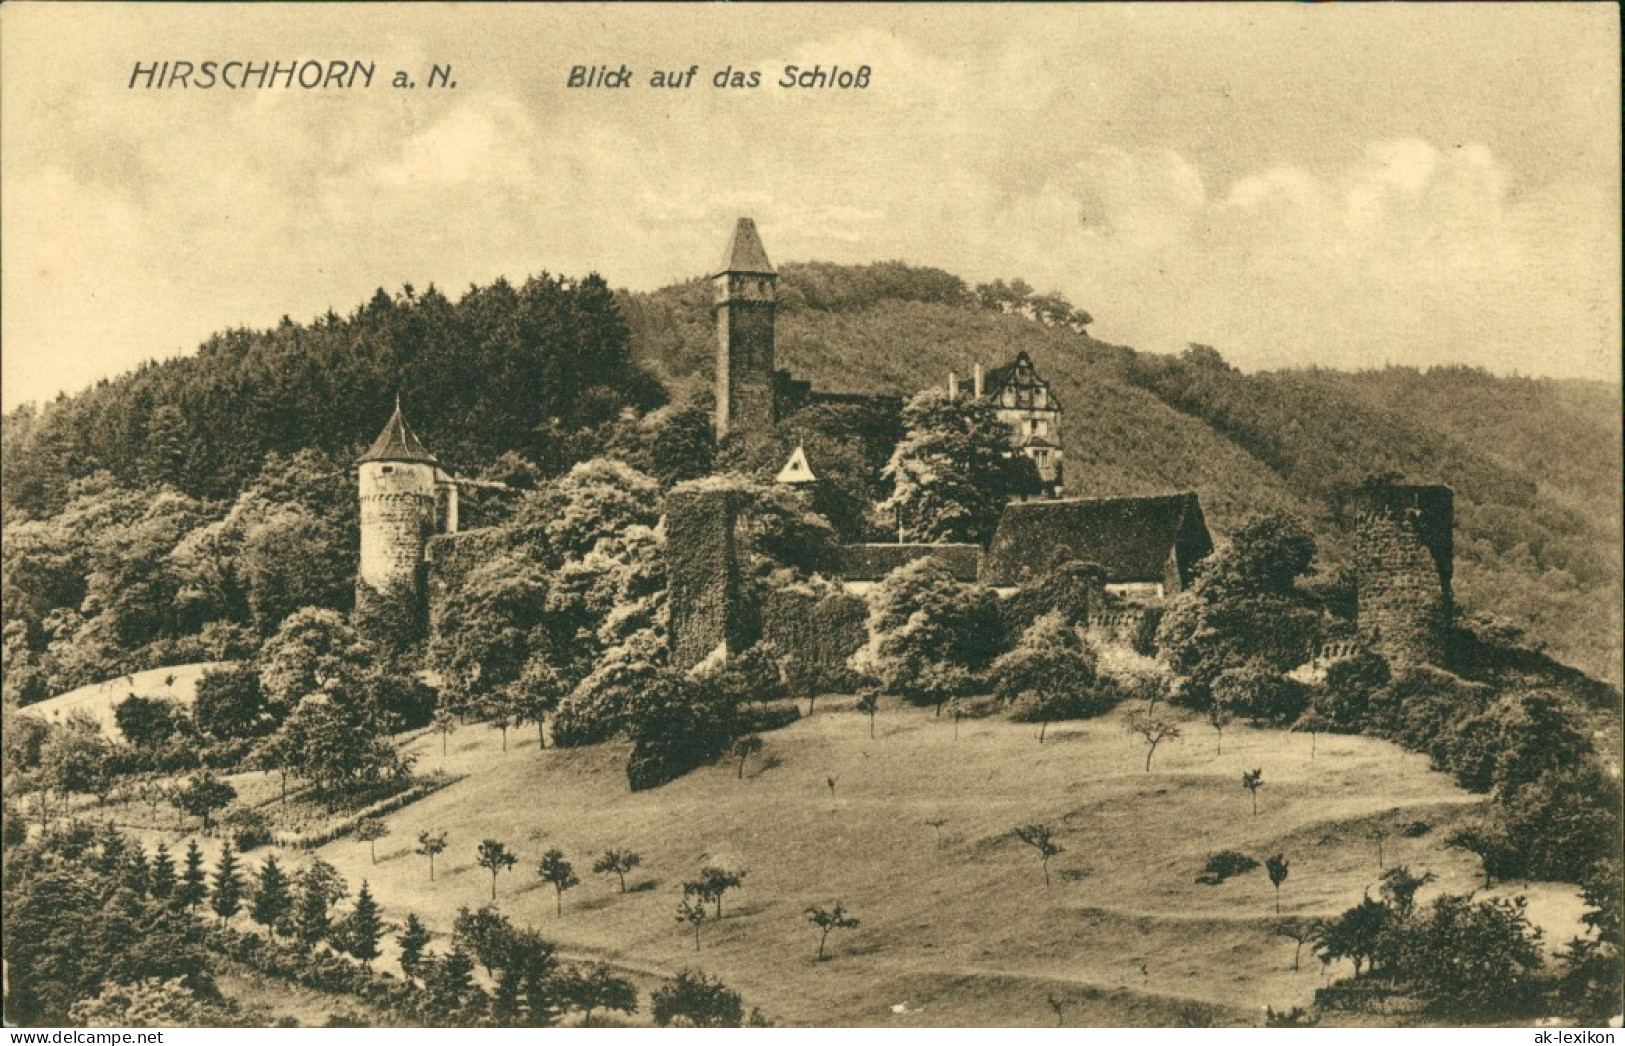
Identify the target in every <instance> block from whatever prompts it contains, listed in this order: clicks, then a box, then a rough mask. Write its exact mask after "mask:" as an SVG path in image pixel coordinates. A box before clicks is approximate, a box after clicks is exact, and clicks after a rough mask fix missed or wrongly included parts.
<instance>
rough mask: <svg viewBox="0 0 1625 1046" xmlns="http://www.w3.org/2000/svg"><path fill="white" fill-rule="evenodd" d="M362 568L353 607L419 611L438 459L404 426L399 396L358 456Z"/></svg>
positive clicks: (386, 612) (406, 615)
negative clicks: (424, 555) (378, 429)
mask: <svg viewBox="0 0 1625 1046" xmlns="http://www.w3.org/2000/svg"><path fill="white" fill-rule="evenodd" d="M357 465H358V466H359V473H360V474H359V477H358V483H359V486H360V494H361V569H360V572H359V574H358V575H357V577H356V609H357V610H358V611H360V612H361V613H363V614H364V615H367V616H379V615H382V616H384V617H386V618H396V615H397V614H399V615H403V616H402V617H400V618H397V620H399V621H400V622H401V623H402V625H403V626H405V625H407V624H408V623H409V622H412V623H415V622H417V621H418V620H420V619H421V617H422V608H423V598H424V566H423V549H424V545H425V544H426V543H427V542H428V540H429V536H430V535H431V534H433V533H434V530H435V497H436V478H437V476H438V474H439V463H438V462H437V461H436V460H435V457H434V455H433V454H430V453H429V451H428V450H427V449H426V448H425V447H424V446H423V444H422V442H420V441H419V440H418V438H417V437H416V436H414V435H413V434H412V430H411V429H409V428H407V427H406V419H405V418H404V417H403V416H402V414H401V404H400V400H399V399H397V400H396V401H395V413H394V414H393V415H391V417H390V419H389V424H387V425H385V426H384V431H383V432H382V433H380V434H379V436H378V438H377V439H376V440H374V441H373V444H372V447H371V448H370V449H369V450H368V451H367V452H366V453H365V454H363V455H362V456H361V458H360V460H359V461H358V462H357Z"/></svg>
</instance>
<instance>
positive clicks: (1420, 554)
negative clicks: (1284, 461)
mask: <svg viewBox="0 0 1625 1046" xmlns="http://www.w3.org/2000/svg"><path fill="white" fill-rule="evenodd" d="M1348 508H1349V509H1350V510H1351V515H1352V517H1353V519H1354V568H1355V600H1356V607H1357V612H1358V618H1359V626H1360V632H1361V633H1362V634H1363V635H1364V636H1366V638H1367V639H1368V640H1369V641H1370V643H1371V645H1372V647H1373V648H1374V649H1376V650H1377V651H1378V652H1379V653H1381V654H1382V655H1383V656H1385V657H1387V658H1388V659H1389V660H1390V661H1392V662H1395V663H1408V664H1415V663H1418V662H1431V663H1434V664H1437V663H1438V662H1439V661H1440V660H1442V658H1443V654H1444V644H1445V634H1446V630H1447V629H1448V628H1449V625H1450V620H1451V617H1452V615H1453V613H1454V606H1453V601H1452V597H1451V593H1450V575H1451V571H1452V566H1453V556H1454V547H1453V543H1452V530H1453V528H1454V525H1455V518H1454V517H1455V497H1454V494H1453V493H1452V492H1451V490H1450V488H1449V487H1443V486H1409V485H1398V484H1379V485H1372V486H1368V487H1363V488H1361V489H1360V490H1358V491H1356V492H1355V493H1354V494H1353V495H1351V497H1350V498H1349V503H1348Z"/></svg>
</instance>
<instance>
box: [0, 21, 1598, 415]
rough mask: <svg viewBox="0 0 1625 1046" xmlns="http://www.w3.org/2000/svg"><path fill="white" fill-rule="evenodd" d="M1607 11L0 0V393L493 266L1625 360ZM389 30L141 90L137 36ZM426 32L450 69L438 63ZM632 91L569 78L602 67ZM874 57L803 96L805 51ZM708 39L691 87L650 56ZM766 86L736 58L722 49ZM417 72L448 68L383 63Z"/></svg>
mask: <svg viewBox="0 0 1625 1046" xmlns="http://www.w3.org/2000/svg"><path fill="white" fill-rule="evenodd" d="M1618 19H1619V13H1618V10H1617V8H1616V7H1615V6H1614V5H1612V4H1604V3H1598V4H1585V3H1565V4H1538V3H1537V4H1527V5H1499V4H1497V5H1476V4H1457V5H1386V4H1384V5H1355V6H1345V5H1337V4H1273V5H1272V4H1241V5H1226V4H1213V5H1203V6H1195V5H1143V6H1136V5H1123V6H1117V5H1095V4H1090V5H1077V6H1070V5H1044V4H1031V5H1019V6H1000V5H910V6H895V7H893V6H876V5H816V4H811V5H797V6H769V5H761V6H757V5H751V4H726V5H721V4H690V5H682V6H678V5H658V6H652V5H621V6H616V7H603V6H593V5H537V6H523V5H521V6H512V7H510V6H456V7H453V6H450V5H404V6H395V5H372V4H369V5H354V6H350V5H344V4H332V5H327V4H322V5H315V4H298V5H263V6H261V5H252V6H251V5H228V6H224V7H219V8H211V7H205V6H200V5H191V4H187V5H176V6H170V5H162V4H151V5H145V4H144V5H78V4H72V3H68V4H38V3H10V4H6V5H4V7H0V401H3V404H4V406H5V408H7V409H10V408H11V407H13V406H15V405H16V404H18V403H20V402H23V401H27V400H43V399H49V398H51V397H53V396H55V395H56V394H57V393H58V392H60V391H63V390H67V391H70V392H72V391H77V390H78V389H80V388H83V387H85V386H86V385H88V384H90V383H92V382H94V381H96V380H98V379H101V378H104V377H110V376H114V375H116V374H119V373H121V372H123V371H126V370H128V369H130V368H132V367H134V366H136V365H138V364H139V363H140V362H141V361H143V360H146V359H153V358H166V357H169V356H172V355H175V354H179V353H186V352H191V351H193V350H195V348H196V346H197V345H198V343H199V342H201V341H202V340H203V339H205V338H206V337H207V336H208V335H209V334H210V333H211V332H213V331H216V330H220V329H224V328H229V327H238V326H247V327H266V326H271V325H274V324H275V323H276V322H277V321H278V320H279V319H280V318H281V317H282V316H284V315H287V316H290V317H292V318H294V319H295V320H301V321H302V320H308V319H311V318H313V317H315V316H318V315H320V314H322V313H325V312H326V311H327V310H328V309H329V308H332V309H334V310H336V311H338V312H340V313H349V312H350V311H352V310H353V309H354V308H355V307H356V306H357V305H359V304H360V303H362V302H363V301H364V300H365V299H366V298H368V297H370V296H371V294H372V292H373V291H374V290H375V289H376V288H378V287H384V288H388V289H391V290H397V289H399V288H400V287H401V286H402V285H403V284H408V283H410V284H412V285H414V286H416V287H418V288H420V289H421V288H423V287H426V286H428V285H429V284H434V285H436V286H438V287H440V288H442V289H443V290H445V291H446V292H447V293H448V294H451V295H452V296H453V297H455V296H457V295H458V294H460V293H461V292H462V291H464V290H466V289H467V288H468V286H469V285H470V284H485V283H489V282H491V281H492V280H494V279H495V278H497V277H498V276H507V277H508V278H510V279H513V280H519V279H523V278H524V277H525V276H526V275H528V274H531V273H537V272H541V271H544V270H545V271H548V272H552V273H556V274H565V275H584V274H586V273H587V272H590V271H596V272H599V273H601V274H602V275H603V276H604V277H605V278H606V279H608V280H609V282H610V283H611V284H613V285H615V286H620V287H627V288H631V289H635V290H647V289H654V288H657V287H660V286H662V285H664V284H667V283H670V282H673V281H677V280H681V279H687V278H689V277H693V276H697V275H702V274H705V273H707V272H708V271H709V270H710V269H712V268H714V266H715V263H716V259H717V258H718V257H720V254H721V250H722V247H723V244H724V242H725V240H726V238H727V235H728V233H729V231H730V230H731V228H732V225H733V223H734V220H735V218H736V217H737V216H739V215H750V216H752V217H754V218H755V219H756V221H757V224H758V226H759V228H760V229H761V232H762V236H763V239H764V241H765V243H766V246H767V249H768V252H769V254H770V256H771V257H772V258H773V260H774V261H775V262H781V263H782V262H785V261H807V260H821V261H835V262H850V263H861V262H868V261H875V260H886V259H901V260H904V261H907V262H911V263H916V264H922V265H933V266H938V267H940V268H943V269H947V270H949V271H951V272H953V273H956V274H958V275H960V276H962V277H963V278H965V279H966V280H967V281H969V282H971V283H976V282H982V281H986V280H991V279H994V278H1005V279H1009V278H1011V277H1016V276H1019V277H1022V278H1024V279H1026V280H1027V281H1028V282H1029V283H1031V284H1033V285H1034V286H1035V287H1036V288H1038V289H1039V290H1044V291H1047V290H1058V291H1060V292H1062V293H1063V294H1065V295H1067V296H1068V297H1069V298H1070V299H1071V300H1072V301H1073V302H1074V303H1075V304H1077V305H1079V306H1081V307H1082V308H1085V309H1087V310H1088V311H1089V312H1090V313H1091V314H1093V316H1094V317H1095V323H1094V325H1093V327H1092V328H1091V333H1092V334H1094V335H1095V336H1096V337H1099V338H1102V339H1104V340H1107V341H1112V342H1116V343H1119V344H1127V345H1132V346H1134V347H1136V348H1139V349H1142V350H1147V351H1153V352H1177V351H1179V350H1180V349H1182V348H1183V347H1184V346H1185V345H1187V344H1188V343H1191V342H1201V343H1204V344H1208V345H1212V346H1214V347H1216V348H1218V349H1219V351H1220V352H1221V353H1223V354H1224V356H1225V357H1226V358H1227V359H1228V360H1230V361H1231V362H1232V363H1235V364H1237V365H1238V366H1240V367H1242V368H1243V369H1246V370H1257V369H1267V368H1277V367H1286V366H1304V365H1318V366H1325V367H1335V368H1342V369H1355V368H1365V367H1380V366H1384V365H1387V364H1404V365H1413V366H1421V367H1425V366H1432V365H1437V364H1450V363H1461V364H1469V365H1475V366H1483V367H1486V368H1489V369H1490V370H1492V371H1495V372H1498V373H1513V372H1516V373H1521V374H1530V375H1543V376H1554V377H1565V378H1571V377H1580V378H1596V379H1604V380H1609V381H1612V382H1616V383H1617V382H1618V381H1619V374H1620V345H1621V331H1620V316H1621V308H1620V277H1621V273H1620V216H1621V211H1620V186H1621V171H1620V118H1619V111H1620V110H1619V105H1620V95H1619V89H1620V66H1619V49H1618V40H1619V23H1618ZM164 60H169V61H175V60H186V61H191V62H193V63H195V64H200V63H202V62H203V61H208V60H214V61H217V62H221V63H224V62H226V61H231V60H239V61H261V62H263V61H276V60H281V61H306V60H315V61H321V62H328V61H332V60H356V61H362V62H372V63H374V64H375V66H376V69H377V72H376V73H375V75H374V78H373V83H372V86H371V87H369V88H365V89H351V90H339V89H336V88H335V89H329V90H325V91H324V90H313V91H305V90H300V89H294V90H284V89H273V90H264V91H251V90H250V91H227V90H221V89H215V90H208V91H199V90H182V89H179V88H171V89H167V90H142V89H136V90H131V89H130V87H129V81H130V74H131V72H132V68H133V66H134V65H135V63H137V62H141V63H147V64H150V63H153V62H158V61H164ZM432 64H439V65H449V66H450V67H451V70H452V75H451V78H452V80H453V81H455V83H456V87H455V88H454V89H453V88H445V87H440V88H435V89H429V88H428V87H427V84H426V78H427V73H428V70H429V68H430V66H431V65H432ZM599 64H607V65H609V66H611V67H619V66H621V65H622V64H624V65H626V66H627V67H628V68H630V69H631V70H632V71H633V85H632V86H631V87H628V88H625V89H620V90H613V89H585V88H575V89H571V88H569V87H567V86H566V83H567V79H568V77H569V74H570V70H571V67H572V66H575V65H599ZM815 64H817V65H822V66H824V67H826V68H827V67H829V66H831V65H839V66H841V67H842V68H845V69H856V68H857V67H859V66H863V65H867V66H868V67H869V69H870V79H869V86H868V87H867V88H866V89H863V90H857V89H848V90H841V89H822V90H815V89H808V90H802V89H796V90H787V89H783V88H780V87H778V86H777V85H776V81H777V80H778V78H779V76H780V75H781V73H782V70H783V69H784V67H785V66H787V65H796V66H800V67H803V68H805V67H809V66H812V65H815ZM695 65H698V66H699V73H698V75H697V76H696V78H695V82H694V84H693V85H692V86H690V87H688V88H686V89H677V90H672V89H661V88H652V87H650V86H649V77H650V74H652V73H653V72H655V71H657V70H673V71H687V70H688V69H689V68H690V67H691V66H695ZM723 69H733V70H756V71H759V72H760V73H761V74H762V80H763V85H762V86H761V87H759V88H756V89H754V90H752V89H719V88H715V87H713V86H711V83H710V80H711V77H712V76H713V75H714V74H715V73H717V72H718V71H720V70H723ZM396 70H402V71H405V72H407V73H408V74H409V77H410V78H411V79H413V80H414V81H415V82H416V83H417V86H416V87H415V88H414V89H411V90H398V89H395V88H393V87H391V86H390V80H391V78H392V76H393V74H394V72H395V71H396Z"/></svg>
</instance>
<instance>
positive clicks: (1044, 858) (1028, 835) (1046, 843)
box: [1015, 824, 1066, 886]
mask: <svg viewBox="0 0 1625 1046" xmlns="http://www.w3.org/2000/svg"><path fill="white" fill-rule="evenodd" d="M1015 832H1016V838H1017V839H1020V840H1021V841H1022V842H1024V843H1026V844H1027V845H1028V846H1030V847H1032V848H1033V849H1034V850H1037V851H1038V860H1039V862H1040V863H1041V864H1042V865H1043V867H1044V885H1045V886H1048V885H1049V859H1050V858H1051V857H1055V856H1057V855H1059V854H1062V853H1065V852H1066V847H1064V846H1062V845H1061V844H1060V843H1058V842H1056V841H1055V830H1054V829H1053V828H1051V827H1050V826H1049V825H1047V824H1029V825H1022V826H1021V827H1019V828H1017V829H1016V830H1015Z"/></svg>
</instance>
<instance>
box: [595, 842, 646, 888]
mask: <svg viewBox="0 0 1625 1046" xmlns="http://www.w3.org/2000/svg"><path fill="white" fill-rule="evenodd" d="M642 863H643V857H642V855H640V854H639V853H638V852H637V851H636V850H605V851H604V856H602V857H600V858H598V860H596V861H594V862H593V865H592V870H593V874H595V875H613V876H615V878H616V879H618V880H619V881H620V886H621V893H625V892H626V873H628V872H630V871H631V870H632V869H634V868H636V867H637V866H638V865H640V864H642Z"/></svg>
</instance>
